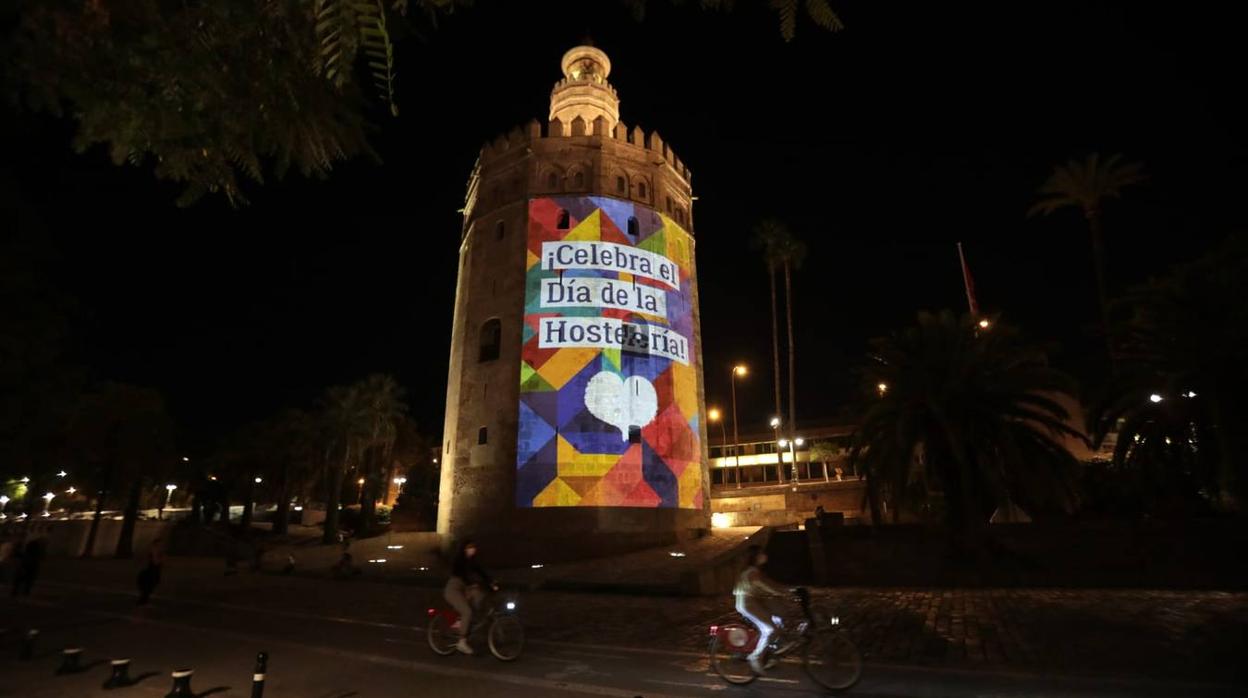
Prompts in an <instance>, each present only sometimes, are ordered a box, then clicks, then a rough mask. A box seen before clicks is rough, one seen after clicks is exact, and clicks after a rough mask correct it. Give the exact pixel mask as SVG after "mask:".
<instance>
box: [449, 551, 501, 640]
mask: <svg viewBox="0 0 1248 698" xmlns="http://www.w3.org/2000/svg"><path fill="white" fill-rule="evenodd" d="M483 586H488V587H489V588H490V589H493V590H494V591H498V585H497V584H495V583H494V580H493V579H492V578H491V577H490V573H489V572H486V571H485V568H484V567H482V566H481V563H480V562H478V561H477V544H476V543H474V542H473V541H472V540H470V539H469V540H465V541H464V542H463V543H462V544H460V546H459V553H457V554H456V555H455V560H454V561H453V562H452V563H451V578H450V579H449V580H447V582H446V589H445V590H444V591H443V592H442V595H443V596H444V597H446V601H447V603H449V604H451V607H452V608H454V609H455V611H456V612H458V613H459V642H457V643H455V649H457V650H459V651H460V652H463V653H464V654H472V653H473V652H472V646H471V645H469V644H468V631H469V630H470V629H471V628H472V612H473V611H474V610H475V609H476V608H477V607H478V606H480V605H481V602H482V601H484V600H485V591H484V590H483V589H482V587H483Z"/></svg>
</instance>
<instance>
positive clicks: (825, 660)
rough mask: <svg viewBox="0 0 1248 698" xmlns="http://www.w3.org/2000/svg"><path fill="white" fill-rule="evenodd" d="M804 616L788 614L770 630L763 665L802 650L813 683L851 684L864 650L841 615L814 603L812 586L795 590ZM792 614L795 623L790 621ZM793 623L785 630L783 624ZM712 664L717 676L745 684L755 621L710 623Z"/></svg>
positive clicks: (751, 674) (751, 675) (839, 687)
mask: <svg viewBox="0 0 1248 698" xmlns="http://www.w3.org/2000/svg"><path fill="white" fill-rule="evenodd" d="M794 595H795V597H796V600H797V602H798V604H799V605H800V606H801V608H802V615H803V616H804V618H802V619H801V620H797V619H786V621H787V622H785V623H784V624H783V627H782V628H779V629H777V631H776V632H775V633H774V634H773V635H772V639H771V641H770V642H769V643H768V646H767V650H766V651H765V652H764V653H763V661H764V667H766V668H768V669H770V668H772V667H774V666H776V665H777V664H779V662H780V660H781V659H782V658H783V657H785V656H786V655H788V654H791V653H793V652H796V651H799V650H800V651H801V656H802V666H803V667H804V668H805V670H806V674H807V675H808V676H810V678H811V679H812V680H814V682H815V683H817V684H819V685H820V686H821V687H823V688H824V689H826V690H828V691H833V692H838V691H846V690H849V689H850V688H853V686H854V684H856V683H858V680H859V679H861V678H862V653H861V652H859V651H858V646H857V645H855V644H854V641H853V640H851V639H850V638H849V635H848V633H846V632H845V631H844V630H843V629H841V626H840V619H839V618H838V617H836V616H830V615H827V614H825V613H823V612H822V611H820V610H817V609H815V608H812V606H811V604H810V592H809V591H808V590H806V589H804V588H798V589H795V590H794ZM795 620H796V624H795V625H794V624H793V621H795ZM790 627H791V628H792V629H791V630H788V629H786V628H790ZM710 634H711V642H710V650H709V651H710V660H711V666H712V667H713V668H714V669H715V673H717V674H719V676H720V678H722V679H723V680H725V681H727V682H728V683H731V684H736V685H739V686H740V685H745V684H748V683H750V682H752V681H754V680H755V679H757V678H758V674H757V673H755V671H754V669H753V668H752V667H751V666H750V663H749V660H748V659H747V657H748V656H749V654H750V653H751V652H753V651H754V648H755V647H756V646H757V645H758V637H759V632H758V628H756V627H754V624H753V623H750V622H748V621H745V620H739V621H738V620H733V621H729V622H728V623H725V624H723V625H712V626H711V627H710Z"/></svg>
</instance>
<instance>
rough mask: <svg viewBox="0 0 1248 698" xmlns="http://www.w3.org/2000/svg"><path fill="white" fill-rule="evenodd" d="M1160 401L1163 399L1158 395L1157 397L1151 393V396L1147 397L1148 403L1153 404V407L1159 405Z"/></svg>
mask: <svg viewBox="0 0 1248 698" xmlns="http://www.w3.org/2000/svg"><path fill="white" fill-rule="evenodd" d="M1162 399H1163V398H1162V397H1161V396H1160V395H1158V394H1157V393H1153V394H1152V395H1149V396H1148V401H1149V402H1151V403H1153V404H1154V405H1155V404H1157V403H1159V402H1161V401H1162Z"/></svg>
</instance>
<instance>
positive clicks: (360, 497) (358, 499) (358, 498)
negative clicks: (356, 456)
mask: <svg viewBox="0 0 1248 698" xmlns="http://www.w3.org/2000/svg"><path fill="white" fill-rule="evenodd" d="M355 484H356V485H359V487H358V488H357V489H356V492H355V503H356V504H359V505H361V506H363V505H364V478H360V479H359V480H356V481H355Z"/></svg>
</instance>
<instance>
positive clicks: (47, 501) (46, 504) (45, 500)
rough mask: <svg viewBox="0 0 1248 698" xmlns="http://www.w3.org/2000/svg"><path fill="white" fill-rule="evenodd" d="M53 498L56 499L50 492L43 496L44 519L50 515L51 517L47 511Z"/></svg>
mask: <svg viewBox="0 0 1248 698" xmlns="http://www.w3.org/2000/svg"><path fill="white" fill-rule="evenodd" d="M55 497H56V495H54V494H52V493H51V492H48V493H47V494H45V495H43V516H44V518H47V517H49V516H51V515H52V514H51V513H50V512H49V511H48V510H49V509H51V508H52V500H53V499H54V498H55Z"/></svg>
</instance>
